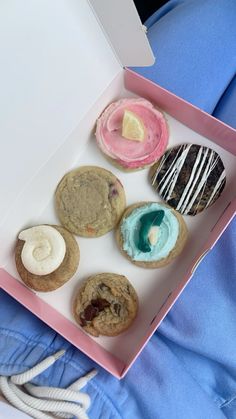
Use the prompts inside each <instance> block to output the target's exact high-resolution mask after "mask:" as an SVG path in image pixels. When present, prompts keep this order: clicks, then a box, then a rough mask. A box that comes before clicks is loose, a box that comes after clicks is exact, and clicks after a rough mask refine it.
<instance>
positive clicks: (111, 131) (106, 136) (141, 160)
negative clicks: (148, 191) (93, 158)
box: [96, 98, 169, 169]
mask: <svg viewBox="0 0 236 419" xmlns="http://www.w3.org/2000/svg"><path fill="white" fill-rule="evenodd" d="M125 110H129V111H132V112H134V113H135V114H136V115H138V117H139V118H140V119H142V122H143V124H144V126H145V138H144V140H143V141H132V140H128V139H126V138H124V137H122V135H121V132H122V120H123V115H124V111H125ZM168 137H169V134H168V128H167V124H166V121H165V118H164V116H163V115H162V113H161V112H159V111H158V110H157V109H155V108H154V106H153V105H152V104H151V103H150V102H149V101H148V100H146V99H142V98H138V99H136V98H132V99H120V100H118V101H117V102H114V103H112V104H111V105H109V106H108V107H107V108H106V109H105V111H104V112H103V113H102V115H101V116H100V118H99V119H98V120H97V128H96V139H97V143H98V146H99V147H100V149H101V150H102V151H103V153H105V154H106V155H107V156H109V157H111V158H112V159H114V160H116V162H117V163H118V164H119V165H121V166H123V167H124V168H126V169H138V168H140V167H144V166H148V165H150V164H152V163H154V162H155V161H156V160H158V159H159V158H160V157H161V156H162V155H163V154H164V152H165V150H166V147H167V143H168Z"/></svg>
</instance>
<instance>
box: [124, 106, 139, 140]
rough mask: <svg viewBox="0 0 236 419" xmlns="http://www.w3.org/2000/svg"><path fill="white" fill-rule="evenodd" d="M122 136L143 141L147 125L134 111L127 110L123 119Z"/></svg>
mask: <svg viewBox="0 0 236 419" xmlns="http://www.w3.org/2000/svg"><path fill="white" fill-rule="evenodd" d="M121 135H122V137H124V138H126V139H127V140H134V141H143V140H144V138H145V127H144V124H143V121H142V120H141V118H139V117H138V115H136V114H135V113H134V112H131V111H127V110H125V112H124V116H123V121H122V134H121Z"/></svg>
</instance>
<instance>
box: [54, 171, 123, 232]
mask: <svg viewBox="0 0 236 419" xmlns="http://www.w3.org/2000/svg"><path fill="white" fill-rule="evenodd" d="M55 205H56V212H57V215H58V217H59V220H60V222H61V223H62V225H63V226H64V227H65V228H67V230H69V231H70V232H72V233H74V234H77V235H79V236H84V237H99V236H102V235H104V234H106V233H107V232H108V231H110V230H112V229H113V228H114V227H115V226H116V224H117V223H118V221H119V220H120V217H121V215H122V213H123V211H124V209H125V205H126V199H125V192H124V188H123V186H122V184H121V182H120V181H119V179H117V178H116V176H115V175H113V173H111V172H109V171H108V170H106V169H103V168H101V167H97V166H83V167H80V168H78V169H75V170H72V171H71V172H69V173H67V174H66V175H65V176H64V177H63V178H62V180H61V181H60V183H59V185H58V186H57V189H56V193H55Z"/></svg>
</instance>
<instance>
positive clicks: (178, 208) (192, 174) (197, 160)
mask: <svg viewBox="0 0 236 419" xmlns="http://www.w3.org/2000/svg"><path fill="white" fill-rule="evenodd" d="M202 149H203V148H202V147H200V149H199V151H198V154H197V158H196V160H195V162H194V165H193V170H192V172H191V175H190V178H189V180H188V183H187V184H186V186H185V188H184V190H183V192H182V195H181V198H180V200H179V202H178V205H177V207H176V209H177V210H178V211H179V210H184V207H185V205H186V203H187V200H188V197H189V196H190V195H191V192H192V190H193V188H194V186H195V184H196V182H197V180H198V178H199V175H200V173H201V170H202V166H203V164H204V162H205V159H206V155H207V150H206V151H205V155H204V157H203V159H202V162H201V164H200V168H199V170H198V172H197V174H196V176H195V178H194V175H195V172H196V170H197V167H198V163H199V162H200V161H201V155H202ZM192 182H193V183H192ZM191 184H192V187H191ZM189 188H190V190H189ZM188 192H189V193H188ZM187 193H188V196H187V198H186V201H185V204H184V205H183V208H181V206H182V204H183V202H184V199H185V197H186V195H187Z"/></svg>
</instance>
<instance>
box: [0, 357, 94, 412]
mask: <svg viewBox="0 0 236 419" xmlns="http://www.w3.org/2000/svg"><path fill="white" fill-rule="evenodd" d="M64 353H65V351H64V350H61V351H59V352H57V353H55V354H54V355H51V356H49V357H48V358H46V359H44V360H43V361H42V362H40V363H39V364H37V365H35V366H34V367H33V368H31V369H30V370H28V371H25V372H23V373H22V374H17V375H12V376H11V377H5V376H0V391H1V392H2V394H3V395H4V396H5V398H6V399H7V400H8V401H9V402H10V403H11V404H12V405H13V406H15V407H16V408H17V409H20V410H22V411H23V412H25V413H28V414H29V415H31V416H32V417H33V418H36V419H50V418H51V416H48V415H47V414H45V413H43V412H42V411H44V412H48V413H50V412H52V413H53V414H54V415H55V416H57V417H63V418H68V419H69V418H72V417H76V418H78V419H88V415H87V413H86V410H87V409H88V408H89V406H90V397H89V395H88V394H86V393H80V391H79V390H80V389H81V388H82V387H84V386H85V385H86V384H87V383H88V381H90V380H91V379H92V378H93V377H95V375H96V374H97V371H96V370H92V371H91V372H89V373H88V374H86V375H85V376H83V377H81V378H79V379H78V380H77V381H75V382H74V383H73V384H71V385H70V386H69V387H68V388H67V389H62V388H57V387H39V386H35V385H33V384H30V383H28V381H30V380H32V379H33V378H34V377H36V375H39V374H40V373H41V372H43V371H45V370H46V369H47V368H49V367H50V366H51V365H52V364H53V363H54V362H55V361H56V360H57V359H59V358H60V357H61V356H63V355H64ZM18 386H23V387H22V389H21V388H19V387H18ZM24 390H27V391H28V394H27V393H26V392H25V391H24ZM33 396H35V397H33Z"/></svg>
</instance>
